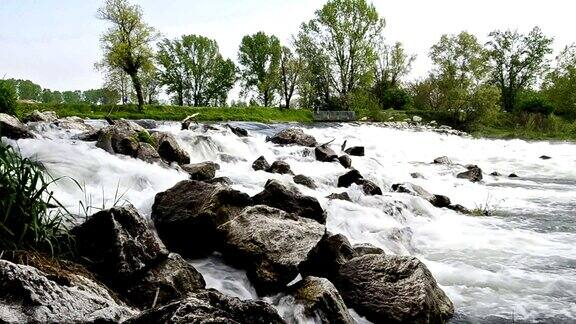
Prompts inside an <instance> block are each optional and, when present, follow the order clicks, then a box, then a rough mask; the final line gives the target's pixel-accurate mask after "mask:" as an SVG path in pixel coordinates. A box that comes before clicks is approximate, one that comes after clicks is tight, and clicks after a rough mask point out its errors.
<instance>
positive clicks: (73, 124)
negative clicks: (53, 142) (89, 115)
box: [52, 116, 94, 132]
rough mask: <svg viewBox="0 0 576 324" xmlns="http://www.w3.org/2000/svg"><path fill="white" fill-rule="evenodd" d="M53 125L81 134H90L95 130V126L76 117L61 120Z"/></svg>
mask: <svg viewBox="0 0 576 324" xmlns="http://www.w3.org/2000/svg"><path fill="white" fill-rule="evenodd" d="M52 124H53V125H55V126H57V127H59V128H61V129H66V130H77V131H81V132H90V131H93V130H94V127H93V126H91V125H89V124H86V122H85V121H84V119H82V118H80V117H76V116H71V117H65V118H59V119H57V120H56V121H54V122H53V123H52Z"/></svg>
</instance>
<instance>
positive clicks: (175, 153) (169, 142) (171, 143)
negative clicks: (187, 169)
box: [152, 132, 190, 164]
mask: <svg viewBox="0 0 576 324" xmlns="http://www.w3.org/2000/svg"><path fill="white" fill-rule="evenodd" d="M152 137H153V138H154V140H155V142H156V150H157V151H158V154H160V156H161V157H162V159H164V160H165V161H166V162H168V163H172V162H176V163H178V164H188V163H190V156H189V155H188V153H187V152H186V151H184V150H183V149H182V148H181V147H180V145H179V144H178V142H177V141H176V138H175V137H174V135H172V134H170V133H163V132H155V133H152Z"/></svg>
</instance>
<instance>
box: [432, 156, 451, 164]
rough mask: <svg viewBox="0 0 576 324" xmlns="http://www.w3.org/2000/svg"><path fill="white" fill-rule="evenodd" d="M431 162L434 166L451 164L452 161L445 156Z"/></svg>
mask: <svg viewBox="0 0 576 324" xmlns="http://www.w3.org/2000/svg"><path fill="white" fill-rule="evenodd" d="M433 162H434V164H445V165H450V164H452V161H451V160H450V158H448V157H447V156H441V157H437V158H435V159H434V161H433Z"/></svg>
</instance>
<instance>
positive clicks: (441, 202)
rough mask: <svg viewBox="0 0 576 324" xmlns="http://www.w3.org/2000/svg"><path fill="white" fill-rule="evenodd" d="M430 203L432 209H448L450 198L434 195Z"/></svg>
mask: <svg viewBox="0 0 576 324" xmlns="http://www.w3.org/2000/svg"><path fill="white" fill-rule="evenodd" d="M430 203H431V204H432V205H433V206H434V207H438V208H446V207H449V206H450V204H451V202H450V198H448V197H446V196H444V195H434V198H433V199H432V200H430Z"/></svg>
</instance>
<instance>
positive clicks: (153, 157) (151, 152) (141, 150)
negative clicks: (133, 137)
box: [136, 143, 163, 163]
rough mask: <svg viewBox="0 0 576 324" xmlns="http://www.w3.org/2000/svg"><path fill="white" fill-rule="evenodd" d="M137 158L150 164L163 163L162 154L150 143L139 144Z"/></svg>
mask: <svg viewBox="0 0 576 324" xmlns="http://www.w3.org/2000/svg"><path fill="white" fill-rule="evenodd" d="M136 158H138V159H140V160H142V161H146V162H148V163H163V161H162V158H161V157H160V154H158V152H157V151H156V149H154V147H153V146H152V145H150V144H148V143H139V146H138V150H137V151H136Z"/></svg>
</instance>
